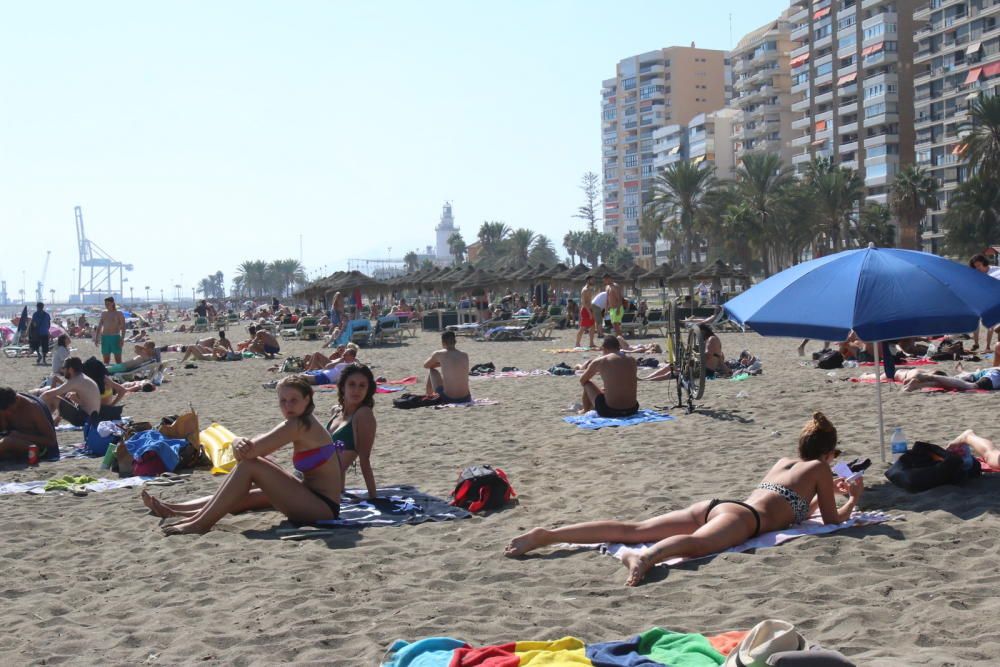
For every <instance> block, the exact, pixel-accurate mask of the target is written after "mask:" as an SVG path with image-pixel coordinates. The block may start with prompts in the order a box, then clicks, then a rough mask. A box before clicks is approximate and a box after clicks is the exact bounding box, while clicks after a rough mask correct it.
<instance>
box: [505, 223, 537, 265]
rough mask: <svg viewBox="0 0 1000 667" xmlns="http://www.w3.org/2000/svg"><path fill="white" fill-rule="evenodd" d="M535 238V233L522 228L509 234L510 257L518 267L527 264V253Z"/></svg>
mask: <svg viewBox="0 0 1000 667" xmlns="http://www.w3.org/2000/svg"><path fill="white" fill-rule="evenodd" d="M537 236H538V235H537V234H535V232H533V231H531V230H530V229H524V228H523V227H522V228H521V229H518V230H515V231H514V232H512V233H511V235H510V237H509V241H510V256H511V257H512V258H513V259H514V261H515V262H516V263H517V264H519V265H520V266H524V265H525V264H526V263H527V262H528V251H529V250H530V249H531V244H532V243H534V242H535V239H536V238H537Z"/></svg>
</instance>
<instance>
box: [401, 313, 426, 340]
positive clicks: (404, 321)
mask: <svg viewBox="0 0 1000 667" xmlns="http://www.w3.org/2000/svg"><path fill="white" fill-rule="evenodd" d="M420 328H421V322H420V318H419V317H417V316H416V315H415V314H408V315H400V316H399V329H400V331H402V332H403V334H409V335H410V337H412V338H416V337H417V332H418V331H420Z"/></svg>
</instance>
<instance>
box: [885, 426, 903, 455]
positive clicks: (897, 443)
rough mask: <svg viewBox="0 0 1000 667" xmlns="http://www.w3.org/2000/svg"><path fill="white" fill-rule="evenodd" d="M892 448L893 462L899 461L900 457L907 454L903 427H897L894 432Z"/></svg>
mask: <svg viewBox="0 0 1000 667" xmlns="http://www.w3.org/2000/svg"><path fill="white" fill-rule="evenodd" d="M889 442H890V444H891V447H892V460H893V462H895V461H898V460H899V457H900V456H902V455H903V454H905V453H906V450H907V446H906V434H905V433H903V427H902V426H897V427H896V430H894V431H893V432H892V440H890V441H889Z"/></svg>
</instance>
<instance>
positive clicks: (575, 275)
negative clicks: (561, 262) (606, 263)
mask: <svg viewBox="0 0 1000 667" xmlns="http://www.w3.org/2000/svg"><path fill="white" fill-rule="evenodd" d="M588 273H590V267H589V266H587V265H586V264H584V263H583V262H580V263H579V264H577V265H576V266H573V267H570V268H569V269H566V270H565V271H563V272H562V273H561V274H560V275H558V276H556V278H557V279H559V280H561V281H563V282H571V281H575V280H579V281H582V280H583V279H584V278H585V277H586V275H587V274H588Z"/></svg>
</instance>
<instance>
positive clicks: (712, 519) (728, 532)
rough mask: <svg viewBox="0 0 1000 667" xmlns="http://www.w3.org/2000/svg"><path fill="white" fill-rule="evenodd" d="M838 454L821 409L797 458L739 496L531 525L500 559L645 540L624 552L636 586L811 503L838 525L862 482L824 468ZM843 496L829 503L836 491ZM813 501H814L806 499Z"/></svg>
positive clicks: (791, 520)
mask: <svg viewBox="0 0 1000 667" xmlns="http://www.w3.org/2000/svg"><path fill="white" fill-rule="evenodd" d="M839 455H840V450H838V449H837V429H836V428H834V426H833V424H831V423H830V420H828V419H827V418H826V417H825V416H824V415H823V413H821V412H817V413H814V414H813V417H812V419H811V420H810V421H809V422H807V423H806V425H805V426H804V427H803V428H802V432H801V433H800V434H799V447H798V456H797V457H789V458H782V459H779V460H778V462H777V463H775V464H774V466H772V468H771V470H769V471H768V473H767V474H766V475H765V476H764V479H763V480H762V481H761V483H760V484H758V485H757V488H756V489H754V490H753V491H752V492H750V495H749V496H748V497H747V498H746V500H745V501H740V500H725V499H720V498H715V499H712V500H702V501H700V502H697V503H695V504H693V505H691V506H690V507H688V508H686V509H682V510H676V511H673V512H670V513H669V514H663V515H661V516H658V517H655V518H653V519H647V520H645V521H639V522H632V521H591V522H587V523H578V524H573V525H571V526H565V527H563V528H556V529H554V530H548V529H545V528H535V529H533V530H530V531H528V532H527V533H524V534H523V535H519V536H517V537H515V538H514V539H513V540H511V541H510V544H509V545H508V546H507V548H506V550H505V551H504V555H505V556H508V557H511V558H513V557H516V556H522V555H524V554H526V553H528V552H529V551H533V550H534V549H537V548H539V547H543V546H547V545H550V544H557V543H560V542H570V543H575V544H595V543H600V542H616V543H621V544H645V543H648V542H655V544H653V545H652V546H651V547H648V548H646V549H642V550H641V551H631V552H626V554H625V555H624V556H623V557H622V562H623V563H624V564H625V567H627V568H628V579H626V581H625V585H626V586H637V585H638V584H639V583H640V582H641V581H642V580H643V578H644V577H645V576H646V573H647V572H648V571H649V569H650V568H651V567H653V566H654V565H656V564H657V563H659V562H662V561H664V560H667V559H669V558H673V557H676V556H683V557H687V558H698V557H700V556H707V555H709V554H713V553H717V552H720V551H725V550H726V549H728V548H730V547H734V546H737V545H739V544H743V543H744V542H746V541H747V540H749V539H752V538H754V537H757V536H758V535H760V534H761V533H768V532H772V531H775V530H783V529H785V528H788V527H789V526H792V525H794V524H797V523H802V522H803V521H805V520H806V519H808V518H809V517H810V516H811V515H812V513H813V510H814V508H818V509H819V512H820V514H821V515H822V517H823V523H825V524H835V523H843V522H844V521H847V520H848V519H850V518H851V512H853V511H854V508H855V506H856V505H857V503H858V501H859V500H860V499H861V494H862V493H863V492H864V483H863V481H862V480H861V479H860V478H858V479H855V480H854V481H852V482H847V481H845V480H843V479H838V480H836V481H835V480H834V477H833V475H831V471H830V466H831V465H832V464H833V462H834V460H835V459H836V458H837V457H838V456H839ZM838 492H839V493H841V494H844V495H846V496H848V500H847V501H846V502H845V503H844V504H843V505H841V506H840V507H838V506H837V502H836V500H837V499H836V494H837V493H838ZM814 499H815V503H814V502H813V500H814Z"/></svg>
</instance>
